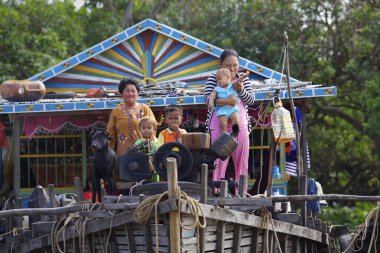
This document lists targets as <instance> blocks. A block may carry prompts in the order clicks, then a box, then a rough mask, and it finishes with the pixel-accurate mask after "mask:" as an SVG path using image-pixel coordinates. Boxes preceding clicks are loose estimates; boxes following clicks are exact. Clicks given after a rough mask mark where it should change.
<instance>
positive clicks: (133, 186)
mask: <svg viewBox="0 0 380 253" xmlns="http://www.w3.org/2000/svg"><path fill="white" fill-rule="evenodd" d="M145 181H148V180H146V179H143V180H141V181H140V182H135V183H134V185H132V187H131V188H130V189H129V196H133V188H135V187H137V186H141V185H143V183H144V182H145Z"/></svg>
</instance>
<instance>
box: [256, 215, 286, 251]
mask: <svg viewBox="0 0 380 253" xmlns="http://www.w3.org/2000/svg"><path fill="white" fill-rule="evenodd" d="M259 212H260V216H261V218H262V219H261V229H268V222H269V221H270V223H271V225H272V229H273V234H274V237H275V239H276V246H277V250H278V252H279V253H282V250H281V247H280V242H279V240H278V237H277V233H276V230H275V227H274V223H273V219H272V214H271V213H270V212H269V211H268V210H267V209H266V208H265V207H260V209H259ZM268 235H269V233H266V237H265V240H264V239H263V243H264V244H265V245H264V246H263V252H264V253H268V252H269V238H268Z"/></svg>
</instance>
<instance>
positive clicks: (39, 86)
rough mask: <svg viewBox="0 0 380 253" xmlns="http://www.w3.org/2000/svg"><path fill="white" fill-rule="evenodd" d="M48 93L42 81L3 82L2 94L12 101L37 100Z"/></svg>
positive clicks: (0, 91)
mask: <svg viewBox="0 0 380 253" xmlns="http://www.w3.org/2000/svg"><path fill="white" fill-rule="evenodd" d="M45 93H46V88H45V85H44V84H43V83H42V82H41V81H29V80H8V81H5V82H3V83H2V84H1V86H0V95H1V96H2V97H3V98H4V99H6V100H8V101H12V102H25V101H36V100H39V99H41V98H43V96H44V95H45Z"/></svg>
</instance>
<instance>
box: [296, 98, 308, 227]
mask: <svg viewBox="0 0 380 253" xmlns="http://www.w3.org/2000/svg"><path fill="white" fill-rule="evenodd" d="M300 109H301V115H302V116H301V117H302V125H301V133H302V135H301V140H300V141H301V143H300V147H301V148H302V149H301V150H300V153H301V155H302V157H301V158H302V159H301V161H302V164H301V165H300V166H298V168H302V169H301V172H302V173H300V176H299V179H298V180H299V185H300V190H299V194H300V195H306V194H307V185H308V181H309V179H308V175H307V174H308V173H307V143H306V140H307V139H306V138H307V133H306V109H305V105H304V104H302V106H300ZM306 205H307V202H301V217H302V225H304V226H306V224H307V207H306Z"/></svg>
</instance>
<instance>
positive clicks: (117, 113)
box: [107, 78, 154, 156]
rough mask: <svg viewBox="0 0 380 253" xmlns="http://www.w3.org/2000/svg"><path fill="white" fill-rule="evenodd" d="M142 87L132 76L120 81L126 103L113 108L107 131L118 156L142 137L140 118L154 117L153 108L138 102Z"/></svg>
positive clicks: (121, 91) (120, 90)
mask: <svg viewBox="0 0 380 253" xmlns="http://www.w3.org/2000/svg"><path fill="white" fill-rule="evenodd" d="M139 91H140V88H139V86H138V82H137V81H136V80H134V79H132V78H124V79H122V80H121V81H120V84H119V92H120V94H121V96H122V98H123V100H124V105H121V106H119V107H116V108H114V109H113V110H112V112H111V115H110V118H109V121H108V126H107V132H108V134H109V136H110V137H111V140H110V143H109V145H110V147H111V148H112V149H114V150H115V151H116V154H117V156H121V155H124V154H125V153H127V151H128V149H130V148H131V147H133V144H134V143H135V142H136V141H137V140H138V139H140V138H141V134H140V132H139V120H140V119H141V118H143V117H144V116H151V117H154V114H153V112H152V110H151V109H150V108H149V107H148V106H147V105H146V104H141V103H138V102H137V99H138V95H139Z"/></svg>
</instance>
